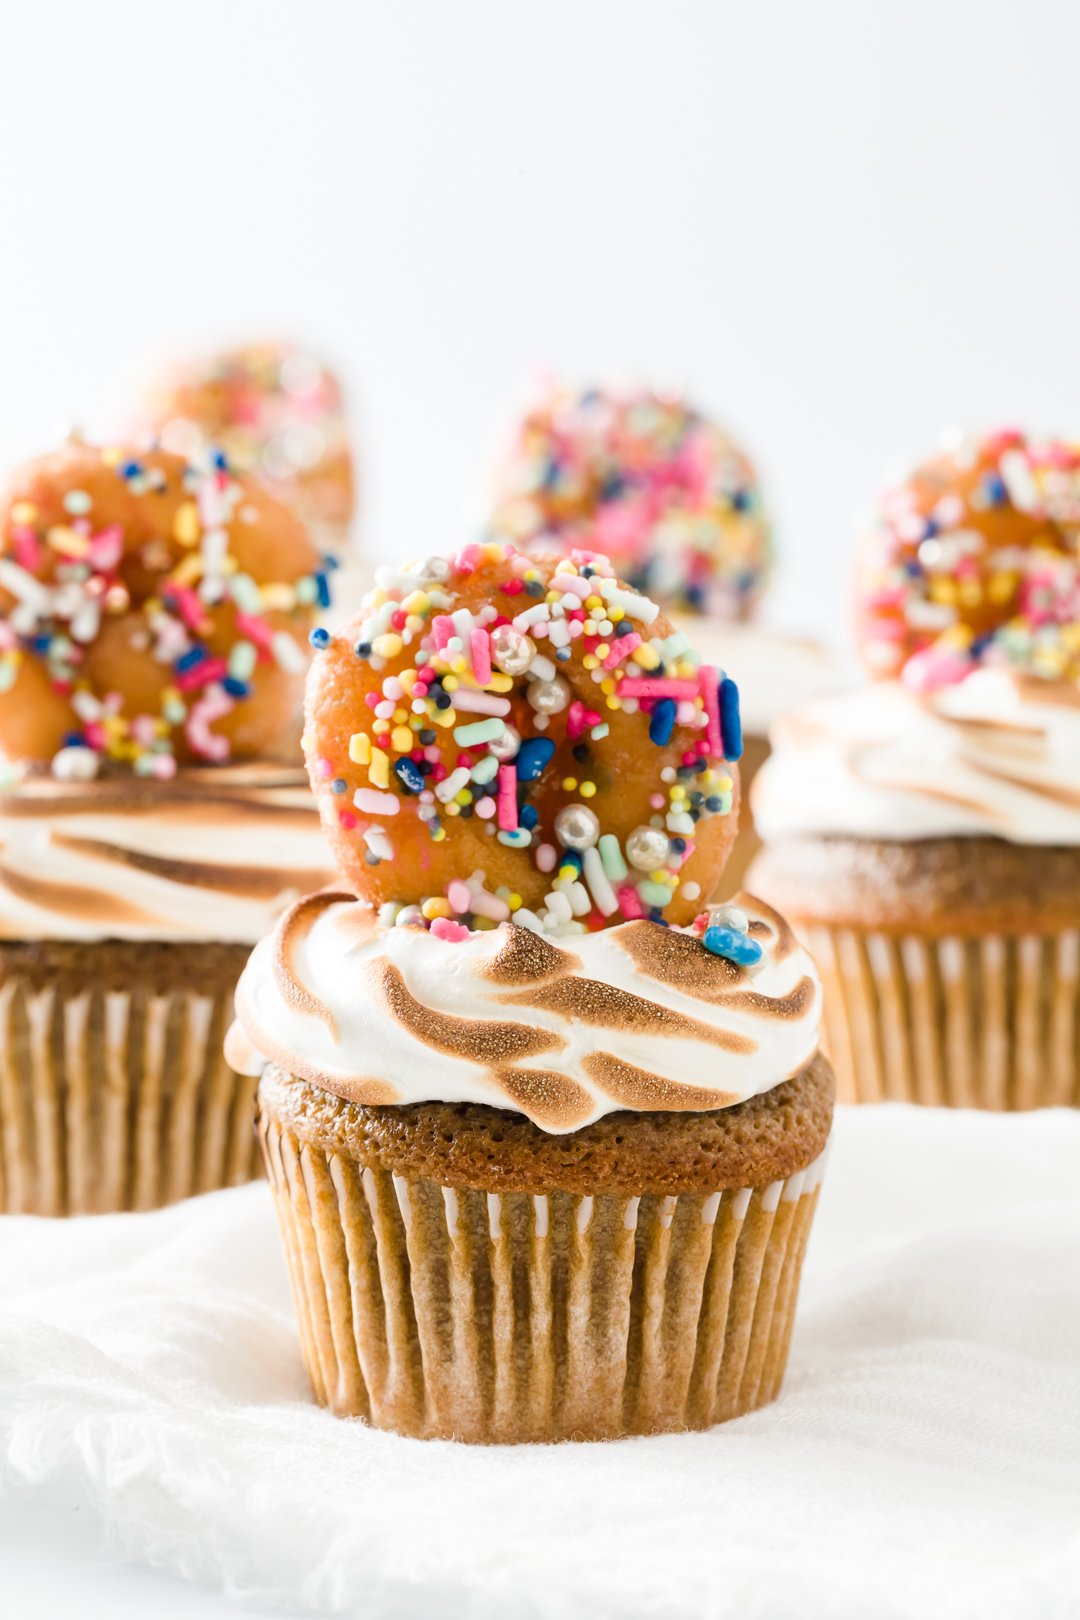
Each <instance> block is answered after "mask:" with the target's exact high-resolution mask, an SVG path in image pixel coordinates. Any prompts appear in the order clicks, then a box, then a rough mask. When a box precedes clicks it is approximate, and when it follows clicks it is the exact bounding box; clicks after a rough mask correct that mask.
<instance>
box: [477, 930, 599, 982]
mask: <svg viewBox="0 0 1080 1620" xmlns="http://www.w3.org/2000/svg"><path fill="white" fill-rule="evenodd" d="M503 933H504V936H505V938H504V942H503V944H502V945H501V946H500V947H499V949H498V951H496V953H495V955H494V956H493V957H492V958H491V961H490V962H489V963H488V964H487V967H486V968H485V970H484V977H485V978H487V979H494V980H495V981H496V982H497V983H499V984H535V983H537V981H538V980H541V979H551V978H554V976H555V974H556V973H573V972H576V971H578V970H579V969H580V967H581V963H580V962H579V961H578V960H577V958H576V957H573V956H571V955H570V954H569V952H568V951H561V950H560V949H559V947H558V946H557V945H552V944H551V942H550V940H546V939H544V938H543V937H542V935H540V934H537V933H535V932H534V931H533V930H532V929H531V928H518V927H516V926H515V925H514V924H513V923H510V924H509V925H508V927H506V928H505V929H504V930H503Z"/></svg>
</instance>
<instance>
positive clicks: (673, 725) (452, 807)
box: [304, 543, 742, 934]
mask: <svg viewBox="0 0 1080 1620" xmlns="http://www.w3.org/2000/svg"><path fill="white" fill-rule="evenodd" d="M377 579H378V584H377V588H376V589H375V590H374V591H373V592H372V593H371V595H370V596H369V597H368V598H367V599H366V600H365V603H364V605H363V607H362V608H361V611H360V613H359V615H358V616H357V617H356V618H355V619H354V620H353V621H351V622H350V623H349V624H346V625H344V626H340V627H339V628H338V629H337V630H336V631H334V632H331V631H329V630H326V629H321V628H320V629H317V630H316V631H314V632H313V635H312V640H313V643H314V645H315V647H316V650H317V656H316V658H315V661H314V663H313V665H312V669H311V674H310V677H309V679H308V685H307V699H306V708H305V714H306V722H305V732H304V751H305V755H306V758H307V763H308V769H309V772H310V775H311V782H312V787H313V789H314V791H315V793H316V796H317V798H318V801H319V807H320V810H321V813H322V817H323V824H324V826H325V828H326V831H327V836H328V839H329V841H330V844H331V846H332V848H333V850H334V854H335V859H336V861H337V864H338V867H339V869H340V871H341V872H342V873H343V874H344V875H345V877H346V878H347V879H348V881H349V882H350V883H351V884H352V885H353V887H354V888H355V889H356V890H357V892H358V893H362V894H363V895H364V896H365V898H367V899H369V900H371V901H372V902H373V903H374V904H376V905H381V906H383V907H385V908H386V909H385V911H384V912H383V913H382V916H383V920H384V921H393V920H395V918H396V917H397V916H398V914H399V912H400V911H401V910H402V909H405V910H406V918H407V920H420V921H424V920H426V921H429V922H430V921H432V920H433V919H436V918H440V917H441V918H451V919H453V920H456V921H458V922H460V923H464V924H466V925H470V926H471V924H472V922H473V921H474V920H475V919H476V918H481V919H483V920H485V921H488V922H490V921H494V922H501V921H504V920H505V919H507V918H509V917H510V916H511V915H515V914H517V913H519V912H520V913H521V920H523V921H526V922H527V923H528V924H529V925H530V926H533V927H537V928H539V929H541V930H542V931H545V932H547V933H550V934H563V933H577V932H581V931H584V930H586V929H595V928H600V927H604V926H607V925H608V924H609V923H611V922H612V921H618V920H634V919H638V918H650V919H652V920H664V921H667V922H672V923H677V924H686V923H689V922H691V921H692V920H693V918H694V917H695V915H696V914H697V912H698V911H699V909H700V906H701V903H702V901H703V900H704V899H706V898H707V897H708V896H709V895H710V894H712V893H713V892H714V889H715V885H716V883H717V881H718V879H719V877H720V873H721V871H722V868H723V865H724V861H725V860H726V858H727V852H728V849H729V848H730V845H731V843H732V841H733V839H734V835H735V827H736V814H735V809H736V805H737V793H738V775H737V771H736V768H735V765H734V761H735V760H736V759H738V757H739V755H740V753H741V751H742V739H741V727H740V721H739V704H738V690H737V688H736V686H735V684H734V682H733V681H731V680H729V679H727V677H726V676H725V675H724V673H723V671H722V670H719V669H717V668H716V667H715V666H710V665H707V664H702V663H700V661H699V660H698V658H697V655H696V654H695V653H694V651H693V650H692V648H691V647H690V644H689V642H688V639H687V637H686V636H685V634H682V633H681V632H675V631H673V630H672V627H671V625H670V624H669V623H668V622H667V620H666V619H665V618H664V616H663V614H662V613H661V612H660V609H659V608H658V606H657V604H656V603H655V602H653V601H651V600H650V599H649V598H648V597H645V596H642V595H640V594H639V593H638V592H636V591H633V590H630V589H629V588H627V587H626V586H625V585H624V584H622V583H621V582H620V581H619V580H618V579H617V577H616V576H615V572H614V569H613V568H612V565H611V563H610V561H609V560H608V558H607V557H604V556H601V555H597V554H595V553H592V552H588V551H571V552H569V553H567V554H565V555H558V554H556V555H552V556H536V557H531V556H527V555H525V554H523V553H521V552H518V551H516V550H515V548H514V547H513V546H509V545H502V544H496V543H490V544H487V545H473V546H467V547H466V548H465V549H464V550H463V551H461V552H459V553H458V554H457V556H455V557H453V558H451V559H444V558H439V557H433V558H430V559H429V560H428V561H426V562H423V563H418V564H415V565H413V566H410V567H407V568H402V569H396V568H384V569H380V570H379V571H378V575H377Z"/></svg>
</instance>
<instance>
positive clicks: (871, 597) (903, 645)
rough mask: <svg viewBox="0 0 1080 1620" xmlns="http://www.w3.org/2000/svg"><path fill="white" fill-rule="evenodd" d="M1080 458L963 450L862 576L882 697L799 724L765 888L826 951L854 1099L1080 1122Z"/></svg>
mask: <svg viewBox="0 0 1080 1620" xmlns="http://www.w3.org/2000/svg"><path fill="white" fill-rule="evenodd" d="M1078 548H1080V456H1078V455H1077V453H1076V451H1075V450H1074V449H1072V448H1071V447H1069V446H1067V445H1062V444H1060V443H1054V442H1050V443H1038V442H1035V441H1032V440H1029V439H1028V438H1026V437H1025V435H1023V434H1022V433H1019V432H1016V431H1007V432H999V433H994V434H990V435H988V436H987V437H985V438H983V439H981V440H978V441H974V442H966V441H965V442H954V443H953V444H952V445H951V446H950V448H949V449H948V450H947V451H946V453H945V454H944V455H942V456H940V457H938V458H937V459H935V460H933V461H931V462H929V463H927V464H926V465H925V466H922V467H920V468H919V469H918V470H917V471H916V472H915V473H914V474H913V475H912V476H911V478H910V479H909V480H908V481H907V482H906V483H905V484H903V485H901V486H900V487H899V488H897V489H894V490H892V491H890V492H889V494H888V495H887V496H886V497H885V499H884V501H883V502H882V506H881V510H880V514H879V518H878V521H877V523H876V525H875V526H874V528H873V530H872V532H871V533H870V535H869V536H868V538H867V541H866V544H865V547H864V551H863V555H862V560H861V568H860V584H859V593H858V623H859V634H860V641H861V647H862V651H863V655H864V657H865V660H866V662H867V664H868V666H869V667H870V669H871V671H872V673H873V675H874V676H875V680H874V681H873V683H872V684H871V685H870V686H868V687H864V688H862V689H861V690H857V691H851V692H848V693H845V694H842V695H838V696H833V697H826V698H821V699H817V700H814V701H811V702H809V703H806V704H804V705H803V706H802V707H801V708H799V709H798V710H796V711H795V712H794V713H793V714H791V715H790V716H789V717H787V718H786V719H785V720H783V721H782V722H781V724H780V725H779V726H778V728H777V730H776V732H775V734H774V753H773V756H772V758H771V759H770V761H769V762H768V764H767V766H766V767H765V769H764V770H763V772H762V774H761V776H760V777H759V779H758V782H757V783H756V785H755V794H754V797H755V811H756V815H757V821H758V825H759V828H760V829H761V831H762V833H763V835H764V837H765V840H766V843H767V848H766V850H765V851H764V852H763V854H762V855H761V856H759V858H758V859H757V861H756V862H755V864H754V867H753V869H752V871H751V874H750V882H751V884H752V886H753V888H754V890H755V892H756V893H760V894H761V895H763V896H764V897H765V898H766V899H767V900H769V901H770V903H772V904H776V905H782V906H783V907H784V908H785V910H786V911H787V913H788V915H789V916H790V917H791V918H792V920H793V922H794V923H795V925H796V927H797V928H799V929H800V931H801V932H802V933H803V935H804V937H806V939H807V940H808V941H809V943H810V945H811V948H812V949H813V951H814V954H815V956H816V959H817V961H818V964H819V967H820V969H821V972H822V976H823V980H824V982H825V987H826V998H825V1008H826V1032H827V1041H828V1046H829V1050H830V1052H831V1055H832V1057H833V1060H834V1062H835V1065H836V1069H837V1074H838V1077H839V1083H840V1087H841V1094H842V1095H846V1096H847V1097H848V1098H850V1099H855V1100H866V1101H872V1100H877V1099H889V1098H893V1099H898V1100H909V1101H917V1102H926V1103H948V1104H954V1105H960V1106H976V1107H987V1108H1030V1107H1036V1106H1040V1105H1051V1104H1058V1105H1073V1106H1076V1105H1077V1104H1080V549H1078Z"/></svg>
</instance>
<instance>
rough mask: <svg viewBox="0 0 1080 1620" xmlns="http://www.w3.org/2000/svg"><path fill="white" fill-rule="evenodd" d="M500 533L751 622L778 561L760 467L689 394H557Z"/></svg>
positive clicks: (508, 473) (522, 437)
mask: <svg viewBox="0 0 1080 1620" xmlns="http://www.w3.org/2000/svg"><path fill="white" fill-rule="evenodd" d="M491 533H492V535H493V536H495V537H496V538H498V539H502V540H509V541H511V542H513V543H514V544H515V545H518V546H520V547H522V548H523V549H526V550H540V551H552V550H567V549H569V548H570V547H573V546H587V547H589V548H590V549H592V550H594V551H602V552H604V553H605V554H606V555H607V556H608V557H610V558H611V561H612V564H613V565H614V568H615V572H616V574H617V575H618V576H619V578H620V579H625V580H626V581H627V582H628V583H629V584H631V585H633V586H634V587H635V588H636V589H638V590H641V591H645V592H647V593H648V594H649V595H650V596H651V597H653V598H654V599H655V600H656V601H658V602H660V603H661V604H662V605H663V606H664V607H665V608H675V609H682V610H683V611H684V612H685V611H688V612H694V613H706V612H707V613H710V614H714V615H716V616H718V617H721V618H725V619H745V618H747V617H748V616H749V615H750V613H751V611H752V609H753V607H754V605H755V603H756V601H757V598H758V596H759V595H760V594H761V590H762V586H763V584H764V581H765V576H766V574H767V572H768V566H769V551H770V542H769V525H768V522H767V521H766V517H765V513H764V510H763V506H762V500H761V492H760V490H759V488H758V483H757V477H756V474H755V472H754V468H753V465H752V463H751V462H750V461H749V460H748V458H747V457H746V455H745V454H744V453H743V451H742V450H740V449H739V447H738V445H737V444H735V442H734V441H733V440H732V439H731V438H730V437H729V435H728V434H727V433H725V432H724V430H723V429H722V428H720V427H718V426H717V425H716V424H715V423H714V422H711V421H709V420H708V419H707V418H706V417H704V416H702V415H700V414H699V412H697V411H696V410H694V409H693V407H692V406H691V405H689V404H688V403H687V402H686V401H685V400H682V399H678V398H676V397H674V396H668V395H662V394H656V393H652V392H650V391H647V390H639V391H637V392H626V393H617V392H612V391H603V392H602V391H601V390H600V389H597V388H592V389H588V390H586V391H584V392H580V393H577V392H572V391H570V390H567V389H555V390H553V391H552V392H550V393H549V394H548V395H547V396H546V397H544V398H543V399H541V400H540V401H539V402H538V403H537V404H536V405H535V406H534V407H533V409H532V410H531V411H530V412H529V414H528V415H527V416H526V417H525V419H524V421H523V422H522V424H521V427H520V428H519V430H518V435H517V442H516V444H515V446H514V448H513V450H512V452H511V455H510V457H509V460H508V461H507V464H506V466H505V468H504V471H503V476H502V482H501V488H500V491H499V495H498V499H497V502H496V507H495V512H494V515H493V517H492V521H491Z"/></svg>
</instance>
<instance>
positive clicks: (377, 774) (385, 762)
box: [368, 748, 390, 788]
mask: <svg viewBox="0 0 1080 1620" xmlns="http://www.w3.org/2000/svg"><path fill="white" fill-rule="evenodd" d="M368 781H369V782H370V783H371V785H372V787H377V788H386V787H389V786H390V756H389V755H388V754H385V753H384V752H383V750H382V749H381V748H372V750H371V764H370V765H369V766H368Z"/></svg>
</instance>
